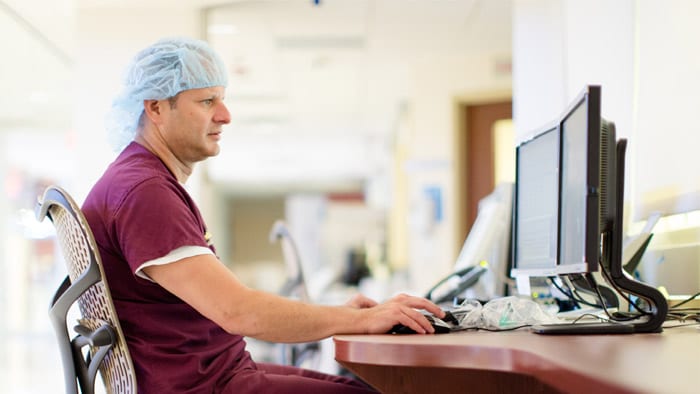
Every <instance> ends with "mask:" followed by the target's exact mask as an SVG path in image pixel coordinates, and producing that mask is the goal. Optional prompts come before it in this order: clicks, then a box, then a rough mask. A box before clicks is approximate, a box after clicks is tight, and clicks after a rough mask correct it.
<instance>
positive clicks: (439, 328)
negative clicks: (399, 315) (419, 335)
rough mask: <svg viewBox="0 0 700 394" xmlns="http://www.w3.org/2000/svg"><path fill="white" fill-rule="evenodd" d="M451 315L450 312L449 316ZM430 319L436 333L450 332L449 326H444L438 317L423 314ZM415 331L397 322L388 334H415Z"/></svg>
mask: <svg viewBox="0 0 700 394" xmlns="http://www.w3.org/2000/svg"><path fill="white" fill-rule="evenodd" d="M451 316H452V315H451V314H450V317H451ZM425 317H426V318H428V320H429V321H430V325H431V326H433V328H434V329H435V333H436V334H446V333H448V332H450V327H448V326H446V325H445V323H444V322H442V321H440V319H436V318H434V317H433V316H432V315H425ZM415 333H416V332H415V331H414V330H413V329H412V328H409V327H407V326H404V325H403V324H397V325H395V326H394V327H392V328H391V330H389V334H415Z"/></svg>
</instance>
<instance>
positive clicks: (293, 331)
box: [143, 255, 443, 342]
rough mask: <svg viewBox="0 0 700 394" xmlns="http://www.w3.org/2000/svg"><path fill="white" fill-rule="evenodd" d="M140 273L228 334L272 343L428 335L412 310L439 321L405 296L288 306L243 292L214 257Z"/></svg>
mask: <svg viewBox="0 0 700 394" xmlns="http://www.w3.org/2000/svg"><path fill="white" fill-rule="evenodd" d="M143 271H144V272H145V273H146V274H147V275H148V276H149V277H150V278H151V279H152V280H154V281H155V282H157V283H158V284H160V285H161V286H163V287H164V288H165V289H166V290H168V291H170V292H171V293H173V294H175V295H176V296H178V297H179V298H180V299H182V300H183V301H185V302H186V303H188V304H190V305H191V306H192V307H193V308H194V309H196V310H197V311H199V312H200V313H201V314H202V315H204V316H205V317H207V318H209V319H211V320H212V321H214V322H215V323H217V324H218V325H219V326H221V327H222V328H223V329H224V330H226V331H227V332H229V333H232V334H239V335H243V336H248V337H252V338H258V339H262V340H266V341H272V342H308V341H314V340H318V339H322V338H326V337H329V336H331V335H334V334H383V333H386V332H387V331H388V330H389V329H391V328H392V327H393V326H394V325H396V324H403V325H405V326H408V327H410V328H411V329H413V330H414V331H416V332H418V333H432V332H433V331H434V330H433V328H432V326H431V325H430V322H428V320H427V319H426V318H425V317H424V316H423V315H422V314H421V313H420V312H419V311H418V310H417V309H425V310H427V311H429V312H431V313H433V314H435V315H437V316H438V317H442V314H443V312H442V311H441V310H440V308H439V307H437V306H436V305H435V304H433V303H431V302H430V301H428V300H426V299H424V298H420V297H411V296H408V295H399V296H396V297H394V298H392V299H390V300H389V301H387V302H385V303H382V304H377V305H374V303H373V302H372V301H371V300H369V299H367V298H356V299H355V300H353V301H351V302H349V303H348V304H347V305H345V306H323V305H311V304H305V303H301V302H298V301H293V300H290V299H288V298H284V297H281V296H277V295H274V294H270V293H266V292H263V291H258V290H255V289H251V288H249V287H246V286H245V285H244V284H242V283H241V282H240V281H239V280H238V279H237V278H236V276H235V275H234V274H233V273H232V272H231V271H230V270H229V269H228V268H226V267H225V266H224V265H223V264H222V263H221V262H220V261H219V260H218V259H217V258H216V257H215V256H213V255H199V256H194V257H188V258H185V259H182V260H179V261H176V262H173V263H169V264H164V265H153V266H149V267H145V268H144V269H143Z"/></svg>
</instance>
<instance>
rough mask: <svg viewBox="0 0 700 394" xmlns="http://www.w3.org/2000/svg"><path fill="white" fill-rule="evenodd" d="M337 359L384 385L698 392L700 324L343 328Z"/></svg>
mask: <svg viewBox="0 0 700 394" xmlns="http://www.w3.org/2000/svg"><path fill="white" fill-rule="evenodd" d="M334 341H335V356H336V360H337V361H338V362H339V363H340V364H342V365H343V366H345V367H346V368H348V369H349V370H351V371H352V372H354V373H355V374H356V375H358V376H360V377H361V378H363V379H364V380H365V381H367V382H368V383H370V384H371V385H372V386H374V387H375V388H377V389H379V390H380V391H381V392H383V393H392V394H393V393H440V394H449V393H462V392H469V393H556V392H571V393H697V392H700V383H698V378H700V329H699V328H698V327H697V326H687V327H676V328H670V329H666V330H665V331H664V332H663V333H661V334H634V335H594V336H593V335H591V336H541V335H536V334H533V333H530V332H529V331H527V330H519V331H510V332H498V333H494V332H486V331H477V332H474V331H469V332H460V333H452V334H439V335H338V336H335V337H334Z"/></svg>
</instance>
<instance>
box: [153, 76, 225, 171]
mask: <svg viewBox="0 0 700 394" xmlns="http://www.w3.org/2000/svg"><path fill="white" fill-rule="evenodd" d="M167 101H168V100H163V105H162V106H161V108H163V110H164V113H163V115H164V116H163V123H162V129H161V132H162V135H163V138H164V140H165V143H166V145H167V146H168V148H169V149H170V151H171V152H172V153H173V154H174V155H175V156H176V157H177V158H178V159H179V160H180V161H181V162H183V163H186V164H194V163H196V162H198V161H202V160H204V159H206V158H208V157H211V156H216V155H217V154H218V153H219V139H221V128H222V126H223V125H225V124H228V123H229V122H230V121H231V114H230V113H229V112H228V109H227V108H226V105H224V88H223V87H221V86H215V87H211V88H202V89H191V90H184V91H182V92H180V94H178V96H177V100H176V102H175V103H174V105H172V104H171V103H168V102H167Z"/></svg>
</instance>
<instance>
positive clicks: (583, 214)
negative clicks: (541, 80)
mask: <svg viewBox="0 0 700 394" xmlns="http://www.w3.org/2000/svg"><path fill="white" fill-rule="evenodd" d="M569 108H570V109H569V110H568V111H567V112H566V113H565V114H564V116H563V117H562V121H561V142H562V143H561V184H560V195H559V203H560V207H559V209H560V216H559V221H560V223H559V237H560V239H559V268H558V270H557V271H558V273H562V274H566V273H576V272H594V271H597V270H598V259H599V255H600V230H599V226H598V225H599V223H598V220H599V217H600V215H599V198H600V124H601V120H600V89H599V88H598V87H588V89H586V91H584V92H583V94H581V95H579V96H578V98H577V99H576V100H575V101H574V102H573V103H572V105H571V106H570V107H569Z"/></svg>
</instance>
